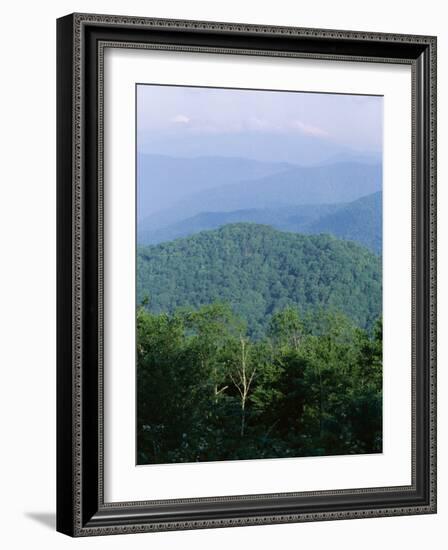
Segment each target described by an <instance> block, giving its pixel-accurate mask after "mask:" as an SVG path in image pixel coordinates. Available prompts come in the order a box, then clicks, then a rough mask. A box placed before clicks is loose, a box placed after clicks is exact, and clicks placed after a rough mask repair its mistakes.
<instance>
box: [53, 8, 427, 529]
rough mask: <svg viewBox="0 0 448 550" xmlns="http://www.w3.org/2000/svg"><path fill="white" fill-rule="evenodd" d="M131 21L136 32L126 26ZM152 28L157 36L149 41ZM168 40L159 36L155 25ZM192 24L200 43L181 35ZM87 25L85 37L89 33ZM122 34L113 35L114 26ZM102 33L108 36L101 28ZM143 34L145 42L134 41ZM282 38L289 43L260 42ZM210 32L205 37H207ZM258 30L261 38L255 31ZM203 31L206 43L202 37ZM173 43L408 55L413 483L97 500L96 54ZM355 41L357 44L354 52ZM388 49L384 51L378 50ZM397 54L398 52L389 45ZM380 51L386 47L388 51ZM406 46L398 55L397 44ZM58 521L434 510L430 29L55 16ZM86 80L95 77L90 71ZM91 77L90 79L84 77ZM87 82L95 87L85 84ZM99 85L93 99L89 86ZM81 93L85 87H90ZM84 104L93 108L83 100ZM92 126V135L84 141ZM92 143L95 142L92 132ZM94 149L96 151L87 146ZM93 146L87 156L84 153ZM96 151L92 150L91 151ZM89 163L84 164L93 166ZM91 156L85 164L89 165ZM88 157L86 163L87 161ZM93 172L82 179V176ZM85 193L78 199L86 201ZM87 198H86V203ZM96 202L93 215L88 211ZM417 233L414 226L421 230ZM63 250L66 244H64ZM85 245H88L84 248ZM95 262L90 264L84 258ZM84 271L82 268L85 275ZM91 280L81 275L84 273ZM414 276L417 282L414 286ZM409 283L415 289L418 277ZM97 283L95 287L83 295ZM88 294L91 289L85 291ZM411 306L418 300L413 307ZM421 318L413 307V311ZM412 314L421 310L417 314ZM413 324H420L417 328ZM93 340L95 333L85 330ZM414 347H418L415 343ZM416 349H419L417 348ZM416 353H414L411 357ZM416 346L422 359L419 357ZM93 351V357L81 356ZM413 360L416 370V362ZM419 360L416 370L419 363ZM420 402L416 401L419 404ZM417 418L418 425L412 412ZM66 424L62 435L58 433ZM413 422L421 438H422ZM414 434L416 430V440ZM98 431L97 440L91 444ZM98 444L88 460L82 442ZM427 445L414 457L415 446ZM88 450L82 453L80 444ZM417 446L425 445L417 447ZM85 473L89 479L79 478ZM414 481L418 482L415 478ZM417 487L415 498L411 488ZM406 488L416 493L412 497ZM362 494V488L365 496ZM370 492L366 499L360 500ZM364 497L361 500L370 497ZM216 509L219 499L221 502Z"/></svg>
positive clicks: (206, 523)
mask: <svg viewBox="0 0 448 550" xmlns="http://www.w3.org/2000/svg"><path fill="white" fill-rule="evenodd" d="M136 29H137V30H138V31H139V35H138V37H139V38H140V39H135V40H132V41H130V40H127V39H124V40H123V38H122V37H123V35H125V36H126V35H129V33H131V34H132V32H133V31H134V30H136ZM153 31H156V32H157V39H158V40H159V42H158V43H157V41H156V42H154V36H153V34H152V33H153ZM165 32H166V33H168V34H169V36H168V35H167V36H168V38H169V39H171V40H173V39H174V40H175V43H174V44H173V43H170V42H169V41H168V42H167V41H166V39H164V38H163V35H164V33H165ZM186 32H188V33H190V34H193V35H194V36H195V37H196V38H197V39H198V40H199V37H200V39H201V40H204V44H203V45H200V46H197V45H189V44H185V43H183V41H184V37H185V34H184V33H186ZM89 33H90V35H92V37H91V38H89V36H88V34H89ZM120 33H121V34H120ZM104 35H108V37H107V36H106V37H105V36H104ZM238 36H240V37H242V38H243V39H244V40H246V41H249V43H251V42H253V44H254V46H253V47H251V48H244V47H240V46H237V47H232V46H231V44H230V47H229V46H227V47H223V46H222V45H219V46H216V45H215V44H214V42H216V41H218V42H219V40H220V37H222V40H221V41H224V42H225V41H227V42H228V43H232V42H233V41H234V40H235V38H236V37H238ZM142 37H146V41H141V38H142ZM266 37H268V38H269V40H268V42H267V43H268V44H269V45H271V46H272V45H274V44H275V41H276V40H277V39H282V38H287V41H288V42H282V44H286V43H288V44H289V45H290V46H291V49H289V50H285V49H282V48H281V47H280V46H281V45H282V44H279V47H278V49H269V48H263V47H262V44H266ZM207 39H208V43H207ZM260 41H261V42H260ZM326 41H330V42H331V43H332V44H333V45H338V47H339V49H340V50H341V53H338V54H334V53H329V52H328V51H327V52H326V53H325V52H322V51H310V50H308V51H304V50H303V49H302V50H300V48H299V47H298V46H300V45H303V44H316V43H318V44H321V45H322V47H324V46H323V45H324V44H325V43H326ZM210 42H213V44H212V43H210ZM112 46H113V47H121V48H150V49H165V50H166V49H172V50H176V51H200V52H213V53H221V54H229V53H232V54H235V53H236V54H240V55H248V54H249V55H269V56H287V57H309V58H316V59H332V60H344V61H357V62H359V61H363V62H381V63H406V64H410V65H411V66H412V74H413V90H412V98H413V113H412V117H413V159H412V168H413V182H412V185H413V206H412V208H413V216H412V217H413V228H412V231H413V282H412V287H413V304H412V309H413V357H412V364H413V395H412V399H413V457H412V463H413V475H412V479H413V483H412V485H411V486H409V487H384V488H380V489H358V490H343V491H319V492H313V493H288V494H286V495H285V494H275V495H252V496H248V495H241V496H236V497H217V498H214V499H183V500H178V501H165V502H164V503H163V504H169V505H170V506H171V507H172V508H173V510H172V512H171V516H170V517H171V518H172V519H170V517H168V516H167V517H166V518H163V521H160V520H155V519H154V518H153V519H151V509H153V508H154V507H157V505H159V506H160V505H162V502H160V501H159V502H156V501H149V500H148V501H146V502H123V503H118V504H111V503H105V502H104V498H103V481H102V473H103V471H102V459H103V449H102V384H103V371H102V345H103V341H102V323H103V308H102V299H103V296H102V295H103V286H102V285H103V282H102V281H103V271H102V254H103V247H102V242H103V227H102V226H103V210H102V201H103V175H102V155H103V143H102V129H103V113H102V105H103V87H102V81H103V54H104V48H105V47H112ZM356 51H359V52H360V54H357V53H355V52H356ZM387 52H389V53H390V55H387ZM397 52H398V53H400V54H401V55H398V56H397V55H396V54H397ZM385 54H386V55H385ZM403 54H404V55H403ZM58 55H59V58H58V326H59V327H60V328H59V333H58V530H59V531H61V532H64V533H66V534H70V535H72V536H90V535H105V534H118V533H133V532H146V531H161V530H175V529H200V528H211V527H230V526H237V525H262V524H266V523H288V522H303V521H324V520H333V519H352V518H365V517H381V516H394V515H405V514H425V513H434V512H435V511H436V61H437V56H436V38H435V37H430V36H412V35H400V34H380V33H368V32H353V31H338V30H324V29H306V28H292V27H273V26H260V25H246V24H233V23H216V22H205V21H185V20H168V19H149V18H138V17H124V16H109V15H93V14H74V15H71V16H67V17H65V18H61V19H60V20H58ZM93 63H95V65H96V67H95V82H92V81H90V82H87V79H86V72H87V69H89V70H90V71H91V70H92V64H93ZM89 78H90V79H92V76H91V75H90V76H89ZM89 86H90V88H89ZM92 86H93V88H92ZM95 88H96V89H97V94H96V96H95V98H92V95H93V93H92V91H91V90H92V89H95ZM89 94H90V95H89ZM92 109H93V110H95V109H97V111H96V113H97V115H98V124H97V126H96V128H93V127H92V125H91V126H90V127H89V128H87V120H88V116H89V113H90V111H92ZM92 112H93V111H92ZM87 136H90V138H89V139H90V142H89V143H87V141H88V138H87ZM93 142H95V143H93ZM92 148H94V149H95V155H94V154H93V152H92V151H93V149H92ZM91 157H92V159H91ZM93 157H95V158H93ZM91 164H93V165H94V166H93V167H90V165H91ZM88 165H89V166H88ZM86 166H87V168H86ZM89 171H90V174H91V175H90V177H91V178H93V176H92V174H94V177H95V179H96V186H97V188H96V190H95V193H96V206H95V205H93V200H94V199H93V195H92V191H91V189H90V187H89V188H86V181H87V180H88V178H89V175H88V173H89ZM89 181H90V183H92V182H91V180H89ZM86 201H87V202H86ZM89 201H90V202H91V203H92V206H91V208H87V207H86V205H87V204H88V203H89ZM92 208H95V211H96V214H95V215H93V214H92ZM92 231H94V232H95V234H96V235H95V238H96V243H97V245H98V246H97V255H96V260H95V259H94V257H95V254H94V252H92V251H91V249H88V244H87V241H88V240H89V239H88V236H91V235H92ZM420 233H421V236H420V237H419V236H418V234H420ZM67 249H68V250H67ZM92 254H93V255H92ZM95 262H97V263H96V267H95V268H92V264H93V263H95ZM86 277H88V279H86ZM87 280H88V281H90V282H88V283H87V282H86V281H87ZM418 285H420V286H421V288H420V286H418ZM417 287H418V288H417ZM95 291H96V298H92V295H93V294H94V293H95ZM89 297H90V298H89ZM89 299H92V300H93V302H92V303H95V304H96V305H97V308H96V310H97V317H96V321H95V322H96V333H95V335H92V334H91V333H92V332H93V331H92V326H91V325H88V324H87V323H86V317H85V316H86V301H87V300H89ZM418 308H420V309H418ZM417 317H418V318H417ZM420 317H421V319H420ZM417 331H419V332H417ZM93 339H94V340H95V342H96V344H92V340H93ZM417 344H418V346H419V348H418V350H417V349H416V346H417ZM92 346H94V347H95V346H96V349H95V353H94V357H93V359H92V361H93V363H92V364H95V365H96V367H95V368H96V380H93V378H92V375H91V374H90V371H89V374H87V370H86V358H89V357H90V355H91V352H92V349H93V348H92ZM421 349H423V351H421ZM419 353H423V355H422V356H421V357H420V355H419ZM422 357H423V360H424V363H422ZM89 360H90V359H89ZM417 369H419V370H417ZM420 371H421V372H420ZM422 381H424V383H425V387H426V393H425V396H424V397H425V402H424V403H423V404H422V403H420V401H419V399H421V397H419V396H417V393H416V388H417V384H421V383H422ZM418 406H420V407H423V409H424V411H425V418H424V420H423V421H424V426H420V424H421V422H420V421H419V420H418V419H417V417H416V414H417V407H418ZM86 408H88V409H89V411H96V412H97V424H96V426H95V429H94V430H93V432H92V431H91V430H92V429H91V428H88V427H87V426H86V422H85V420H84V419H85V415H86ZM423 409H422V410H423ZM418 421H419V422H420V424H419V426H418V430H417V422H418ZM68 430H69V433H70V438H68V437H67V433H68ZM422 433H424V438H423V439H422V435H421V434H422ZM419 438H420V439H419ZM95 441H96V443H95ZM92 445H93V446H96V448H97V452H96V453H95V456H93V457H92V458H91V459H89V458H88V455H86V452H87V451H88V449H90V450H92ZM423 446H427V448H426V447H425V455H424V462H425V466H424V468H423V470H422V465H421V464H420V463H421V462H422V461H423V458H421V457H420V455H419V456H418V457H417V448H418V449H420V450H422V447H423ZM89 456H90V455H89ZM422 456H423V455H422ZM86 480H88V482H89V484H91V483H92V481H93V482H94V487H93V489H92V488H90V489H87V484H86V483H87V482H86ZM422 484H423V485H424V486H422ZM379 492H383V493H384V494H387V493H389V494H390V495H391V498H392V495H393V496H395V495H398V494H399V495H400V498H398V496H397V498H396V500H395V501H394V502H393V503H392V504H391V505H387V504H386V503H384V505H382V504H381V503H380V505H378V504H377V503H375V504H374V501H373V500H372V498H373V496H376V495H377V494H378V493H379ZM417 493H418V497H417ZM354 495H358V497H361V498H362V497H366V499H364V501H362V500H360V503H361V504H360V506H359V508H357V509H353V508H352V507H350V509H349V508H347V509H344V504H343V503H344V501H345V500H346V497H349V496H350V497H353V496H354ZM292 496H294V497H300V498H302V499H304V498H310V497H318V498H322V497H331V496H333V497H337V498H338V499H340V501H338V502H340V504H339V505H338V506H337V507H334V509H327V510H324V511H319V510H317V509H316V510H314V511H313V509H312V508H311V509H310V511H306V510H302V511H298V512H291V511H288V508H287V507H286V506H285V507H284V509H283V511H281V512H280V513H275V514H273V513H268V508H267V507H266V511H265V512H264V511H263V505H262V503H261V501H263V502H264V501H265V500H267V499H269V498H270V499H277V501H281V500H282V499H283V498H285V497H292ZM412 496H414V498H412ZM370 497H371V498H370ZM369 498H370V500H369ZM248 499H252V500H253V501H254V502H257V501H258V502H259V503H260V505H259V506H258V508H257V509H258V512H257V513H256V512H254V511H251V512H250V513H248V512H247V509H246V510H245V509H244V508H242V509H241V511H240V513H239V514H237V515H235V513H234V514H233V515H229V514H227V513H224V512H222V514H221V516H219V515H218V517H214V518H210V517H204V518H203V519H201V517H197V516H194V517H191V518H184V519H181V518H180V517H179V515H180V512H179V511H176V509H175V508H176V506H177V505H178V506H180V505H182V506H184V508H185V505H188V504H190V505H193V504H198V503H205V502H208V503H210V505H212V504H213V503H214V504H218V503H223V504H226V503H228V504H230V503H235V502H238V501H239V500H241V501H244V502H247V501H248ZM369 503H370V504H369ZM223 510H224V509H223Z"/></svg>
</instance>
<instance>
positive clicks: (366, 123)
mask: <svg viewBox="0 0 448 550" xmlns="http://www.w3.org/2000/svg"><path fill="white" fill-rule="evenodd" d="M382 134H383V98H382V97H380V96H360V95H344V94H323V93H305V92H284V91H266V90H241V89H239V90H238V89H225V88H200V87H184V86H160V85H138V86H137V141H138V143H137V147H138V151H139V153H150V154H151V153H153V154H164V155H169V156H183V157H189V156H202V155H212V156H213V155H219V156H246V157H252V158H255V159H256V160H263V159H265V160H270V161H273V160H276V161H288V162H294V161H295V160H297V162H298V163H301V161H303V160H306V157H308V158H309V160H310V162H313V159H314V160H316V161H319V160H322V159H323V158H325V157H326V156H328V157H331V156H332V155H333V156H337V155H338V154H339V155H340V154H341V153H344V152H348V151H351V152H359V153H366V154H375V155H380V154H381V150H382ZM247 142H251V144H252V145H251V147H250V148H248V146H247ZM298 150H300V151H303V152H306V154H305V153H302V155H300V154H299V153H297V151H298ZM296 156H297V158H295V157H296ZM320 157H322V159H321V158H320Z"/></svg>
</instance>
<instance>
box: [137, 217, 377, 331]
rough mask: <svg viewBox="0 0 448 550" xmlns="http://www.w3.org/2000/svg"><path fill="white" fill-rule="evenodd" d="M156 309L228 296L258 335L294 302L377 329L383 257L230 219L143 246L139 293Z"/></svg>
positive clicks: (351, 245)
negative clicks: (274, 316) (181, 235)
mask: <svg viewBox="0 0 448 550" xmlns="http://www.w3.org/2000/svg"><path fill="white" fill-rule="evenodd" d="M147 295H149V296H150V297H151V301H150V309H151V311H152V312H154V313H162V312H168V313H174V312H175V311H176V310H178V309H179V308H182V307H185V308H189V309H197V308H198V307H201V306H202V305H204V304H210V303H213V302H215V301H220V302H225V303H228V304H229V305H230V306H231V308H232V311H233V312H234V313H236V314H237V315H238V316H239V317H241V318H242V319H243V320H244V321H245V322H246V323H247V330H248V335H249V336H250V337H251V338H255V339H258V338H262V337H264V336H265V334H266V331H267V329H268V326H269V317H270V316H272V315H273V314H274V313H276V312H277V311H280V310H282V309H284V308H285V307H287V306H294V307H297V308H298V309H299V310H300V311H303V312H307V311H308V310H310V309H316V308H325V309H327V310H334V311H340V312H342V313H344V314H345V315H347V316H348V317H349V318H350V319H351V320H352V321H353V322H354V323H355V324H356V325H357V326H360V327H361V328H365V329H371V328H372V326H373V324H374V322H375V320H376V319H377V318H378V317H379V316H380V315H381V259H380V258H379V257H378V256H376V255H375V254H373V253H372V252H370V251H369V250H367V249H366V248H364V247H362V246H360V245H357V244H355V243H353V242H349V241H343V240H340V239H336V238H334V237H332V236H330V235H301V234H294V233H288V232H282V231H277V230H275V229H273V228H272V227H269V226H266V225H258V224H253V223H240V224H228V225H225V226H223V227H221V228H219V229H216V230H212V231H202V232H200V233H198V234H196V235H193V236H191V237H188V238H185V239H178V240H175V241H172V242H167V243H161V244H159V245H154V246H146V247H140V248H139V250H138V258H137V299H138V302H139V303H141V302H142V300H143V299H144V298H145V296H147Z"/></svg>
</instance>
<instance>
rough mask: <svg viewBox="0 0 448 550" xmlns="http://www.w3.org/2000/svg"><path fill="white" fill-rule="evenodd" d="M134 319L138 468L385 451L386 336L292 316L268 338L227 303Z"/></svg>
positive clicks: (337, 317) (280, 318)
mask: <svg viewBox="0 0 448 550" xmlns="http://www.w3.org/2000/svg"><path fill="white" fill-rule="evenodd" d="M148 307H149V304H148V303H146V305H145V306H142V307H140V308H139V309H138V312H137V439H138V443H137V447H138V463H139V464H147V463H166V462H168V463H169V462H194V461H212V460H236V459H250V458H276V457H288V456H312V455H334V454H351V453H374V452H380V451H381V449H382V431H381V429H382V428H381V421H382V330H381V323H380V321H377V322H376V323H375V325H374V329H373V330H372V331H371V333H369V332H367V331H366V330H364V329H360V328H358V327H357V326H356V325H355V324H353V322H352V321H351V320H350V319H349V318H347V317H346V316H345V315H344V314H342V313H337V312H325V311H323V310H317V311H308V312H307V313H306V314H305V315H302V316H301V315H300V314H299V311H298V310H297V308H293V307H286V308H284V309H283V310H280V311H277V312H275V313H274V314H273V315H272V316H271V318H270V319H268V331H267V334H266V335H265V336H263V337H262V338H256V339H254V338H251V337H250V336H249V335H248V333H247V332H246V328H245V323H244V322H242V321H241V320H240V319H239V318H237V317H236V316H235V315H234V314H233V313H232V308H231V307H230V306H229V305H226V304H224V303H212V304H209V305H205V306H202V307H200V308H198V309H187V308H183V309H181V310H178V311H175V312H173V313H171V314H167V313H158V314H157V313H153V312H151V311H149V310H148V309H147V308H148Z"/></svg>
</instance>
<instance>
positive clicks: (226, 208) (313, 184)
mask: <svg viewBox="0 0 448 550" xmlns="http://www.w3.org/2000/svg"><path fill="white" fill-rule="evenodd" d="M277 168H278V165H277ZM211 177H213V176H211ZM381 188H382V166H381V165H380V164H361V163H347V162H341V163H335V164H332V165H324V166H313V167H303V166H295V167H292V168H290V167H289V168H288V169H286V170H283V171H280V172H277V173H274V174H269V175H266V176H263V177H261V178H258V179H248V180H242V181H238V182H233V183H229V184H225V185H218V186H215V187H213V188H209V189H202V190H201V191H198V192H194V193H191V194H190V195H188V196H185V197H183V198H182V199H181V200H178V201H175V202H173V203H172V204H171V205H170V206H169V208H166V209H163V210H161V211H159V212H155V213H153V214H151V215H150V216H148V217H147V218H145V219H141V220H140V221H139V226H138V232H139V234H143V232H146V231H154V230H156V229H157V230H158V229H161V228H162V227H166V226H168V225H171V224H174V223H177V222H179V221H181V220H184V219H187V218H190V217H193V216H195V215H196V214H199V213H201V212H230V211H237V210H253V209H272V208H280V207H285V206H291V205H296V206H301V205H302V206H303V205H324V204H327V205H328V204H336V203H345V202H351V201H354V200H356V199H359V198H361V197H362V196H366V195H369V194H372V193H375V192H377V191H380V190H381ZM140 200H141V199H140V197H139V199H138V202H140Z"/></svg>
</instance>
